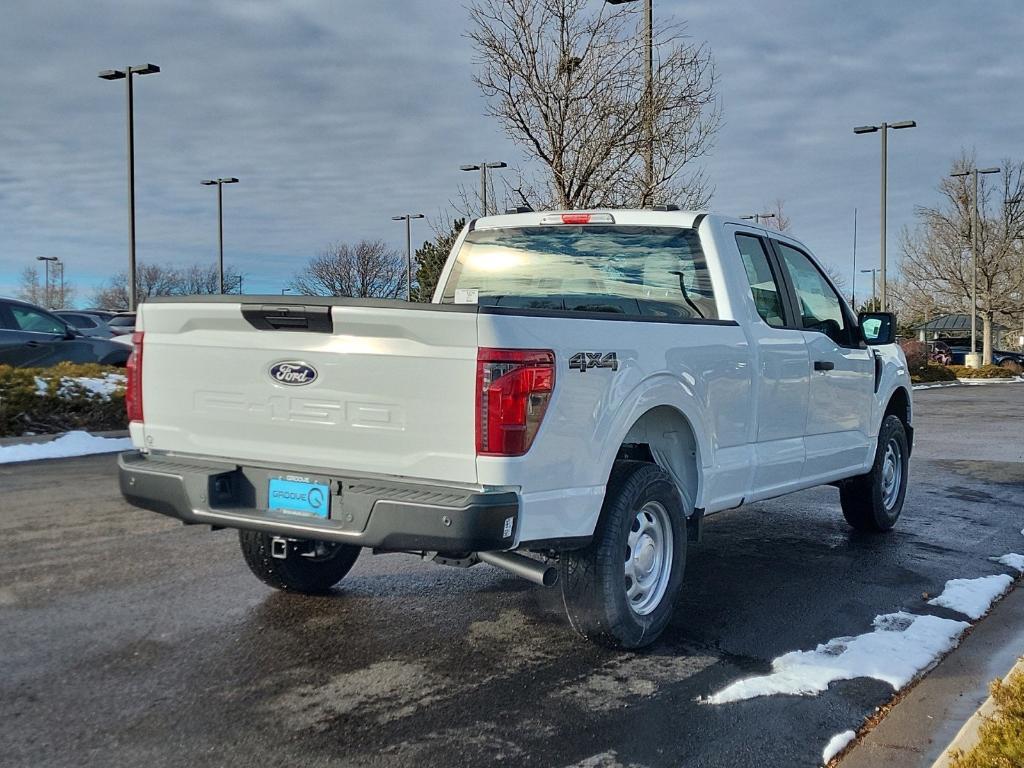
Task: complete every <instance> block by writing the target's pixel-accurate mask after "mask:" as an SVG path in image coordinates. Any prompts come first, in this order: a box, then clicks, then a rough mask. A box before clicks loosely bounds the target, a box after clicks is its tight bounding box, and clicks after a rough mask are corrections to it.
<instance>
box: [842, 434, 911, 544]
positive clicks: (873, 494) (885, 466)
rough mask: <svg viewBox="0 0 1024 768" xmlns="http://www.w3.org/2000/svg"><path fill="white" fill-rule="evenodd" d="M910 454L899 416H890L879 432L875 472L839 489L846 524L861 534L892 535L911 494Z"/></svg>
mask: <svg viewBox="0 0 1024 768" xmlns="http://www.w3.org/2000/svg"><path fill="white" fill-rule="evenodd" d="M909 454H910V451H909V449H908V445H907V431H906V429H904V427H903V422H902V421H900V420H899V417H897V416H891V415H890V416H886V417H885V420H884V421H882V427H881V429H879V430H878V447H877V448H876V450H875V463H874V465H873V466H872V467H871V471H870V472H868V473H867V474H866V475H861V476H859V477H854V478H851V479H849V480H847V481H846V482H845V483H843V484H842V485H841V486H840V488H839V501H840V503H841V504H842V507H843V516H844V517H845V518H846V522H848V523H849V524H850V525H851V526H853V527H854V528H856V529H857V530H858V531H888V530H890V529H891V528H892V527H893V526H894V525H896V521H897V520H898V519H899V517H900V512H902V511H903V498H904V496H905V495H906V492H907V477H908V474H909V473H908V470H909Z"/></svg>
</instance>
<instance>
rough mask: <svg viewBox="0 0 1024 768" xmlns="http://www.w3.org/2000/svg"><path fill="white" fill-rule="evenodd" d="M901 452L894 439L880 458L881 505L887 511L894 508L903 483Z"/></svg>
mask: <svg viewBox="0 0 1024 768" xmlns="http://www.w3.org/2000/svg"><path fill="white" fill-rule="evenodd" d="M902 457H903V451H902V449H901V448H900V444H899V443H898V442H896V440H895V439H893V440H890V441H889V442H888V443H887V444H886V446H885V455H884V456H883V457H882V503H883V504H884V505H885V508H886V509H887V510H890V509H892V508H893V507H894V506H896V499H897V498H898V497H899V495H900V484H901V483H902V481H903V461H902Z"/></svg>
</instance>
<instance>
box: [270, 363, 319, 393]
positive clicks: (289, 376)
mask: <svg viewBox="0 0 1024 768" xmlns="http://www.w3.org/2000/svg"><path fill="white" fill-rule="evenodd" d="M316 376H317V373H316V368H314V367H313V366H312V365H309V364H307V363H301V362H299V361H297V360H286V361H283V362H280V363H276V364H274V365H272V366H270V378H272V379H273V380H274V381H276V382H277V383H278V384H284V385H286V386H289V387H301V386H302V385H303V384H312V383H313V382H314V381H316Z"/></svg>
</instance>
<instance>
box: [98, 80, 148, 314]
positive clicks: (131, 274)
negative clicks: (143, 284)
mask: <svg viewBox="0 0 1024 768" xmlns="http://www.w3.org/2000/svg"><path fill="white" fill-rule="evenodd" d="M159 71H160V67H158V66H157V65H156V64H139V65H137V66H134V67H125V68H124V69H105V70H103V71H102V72H100V73H99V77H100V78H101V79H103V80H124V81H125V86H126V89H127V90H126V94H127V98H128V309H129V311H131V312H134V311H135V308H136V307H137V306H138V302H137V300H136V299H137V292H138V288H137V283H136V279H135V108H134V100H135V99H134V93H133V90H132V80H133V77H132V76H133V75H152V74H156V73H157V72H159Z"/></svg>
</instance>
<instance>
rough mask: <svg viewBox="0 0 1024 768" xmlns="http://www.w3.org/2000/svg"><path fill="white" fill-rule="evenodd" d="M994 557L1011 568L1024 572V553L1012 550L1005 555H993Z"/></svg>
mask: <svg viewBox="0 0 1024 768" xmlns="http://www.w3.org/2000/svg"><path fill="white" fill-rule="evenodd" d="M992 559H993V560H994V561H995V562H997V563H999V564H1000V565H1006V566H1009V567H1010V568H1013V569H1015V570H1018V571H1020V572H1021V573H1024V555H1018V554H1016V553H1014V552H1011V553H1010V554H1008V555H1003V556H1002V557H993V558H992Z"/></svg>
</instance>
